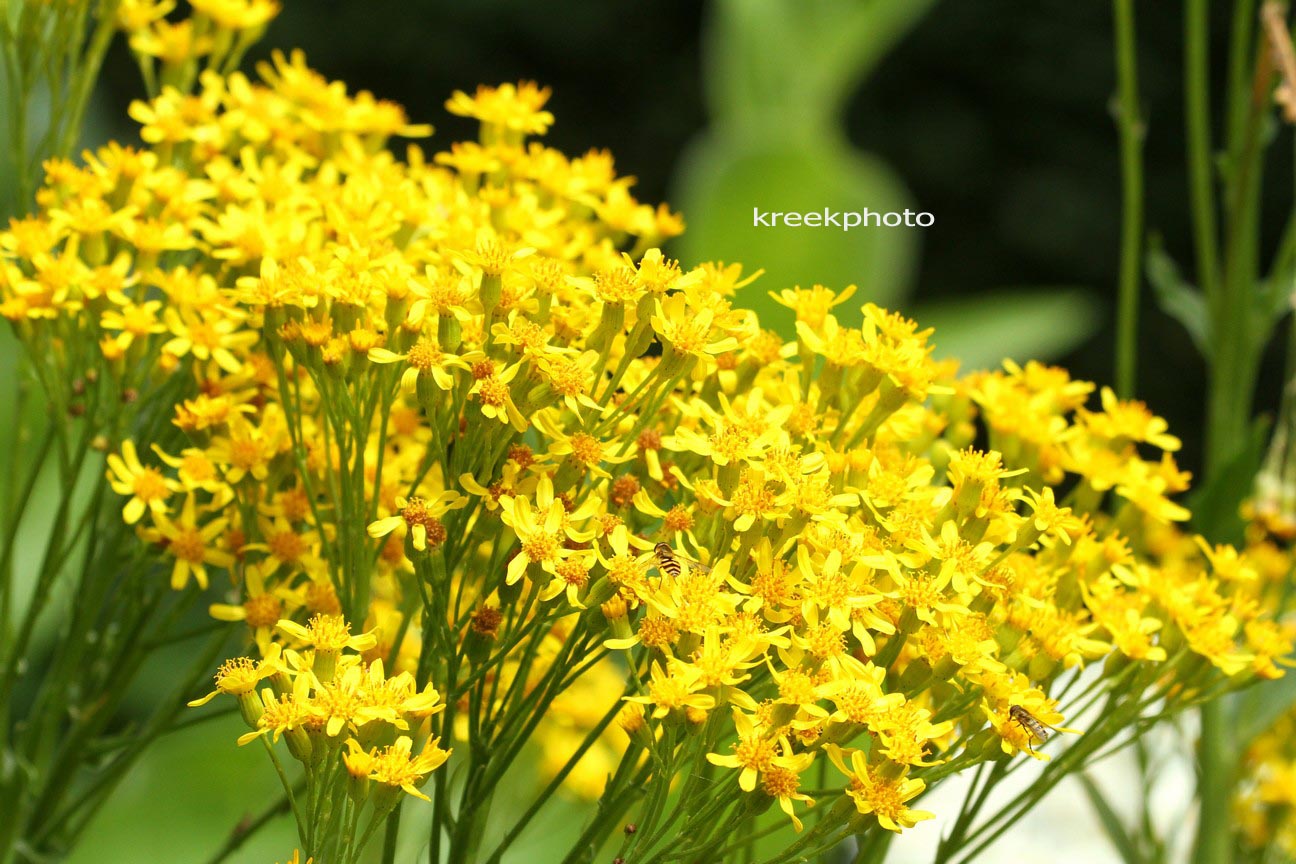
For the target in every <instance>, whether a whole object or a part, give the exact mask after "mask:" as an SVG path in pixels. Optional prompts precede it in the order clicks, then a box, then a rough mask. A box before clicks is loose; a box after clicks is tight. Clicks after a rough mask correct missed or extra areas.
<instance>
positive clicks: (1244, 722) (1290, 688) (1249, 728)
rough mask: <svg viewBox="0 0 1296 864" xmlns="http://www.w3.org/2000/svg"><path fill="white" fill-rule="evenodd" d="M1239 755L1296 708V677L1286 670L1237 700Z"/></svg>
mask: <svg viewBox="0 0 1296 864" xmlns="http://www.w3.org/2000/svg"><path fill="white" fill-rule="evenodd" d="M1237 703H1238V704H1237V706H1236V707H1237V712H1236V722H1237V727H1236V728H1237V743H1238V752H1241V751H1243V750H1245V749H1246V748H1247V746H1248V745H1250V743H1251V742H1252V741H1254V740H1255V738H1256V736H1257V735H1259V734H1261V733H1262V732H1264V731H1266V730H1267V729H1268V728H1269V727H1270V726H1272V725H1273V724H1274V723H1275V722H1276V721H1277V720H1278V718H1279V717H1281V716H1283V715H1284V714H1286V713H1288V712H1289V711H1291V710H1292V708H1293V707H1296V675H1293V674H1292V673H1291V671H1290V670H1289V671H1288V672H1287V674H1286V675H1284V676H1283V677H1282V678H1279V679H1277V680H1276V681H1264V682H1261V683H1259V684H1257V685H1255V686H1254V687H1252V688H1251V689H1249V690H1245V691H1243V692H1242V693H1240V694H1238V697H1237Z"/></svg>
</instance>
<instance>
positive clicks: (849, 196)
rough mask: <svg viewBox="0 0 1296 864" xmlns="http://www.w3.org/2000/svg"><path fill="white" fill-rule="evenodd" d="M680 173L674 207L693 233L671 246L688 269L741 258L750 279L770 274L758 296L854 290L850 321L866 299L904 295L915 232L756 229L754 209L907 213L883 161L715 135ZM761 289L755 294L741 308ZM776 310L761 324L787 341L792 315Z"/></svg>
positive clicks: (834, 149)
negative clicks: (817, 288)
mask: <svg viewBox="0 0 1296 864" xmlns="http://www.w3.org/2000/svg"><path fill="white" fill-rule="evenodd" d="M683 166H684V168H683V174H682V176H681V178H680V183H679V187H680V191H679V193H678V194H677V195H676V197H675V200H677V201H678V202H679V204H680V206H681V209H682V210H683V212H685V213H687V214H689V215H688V230H687V231H686V232H685V233H684V235H683V236H682V237H681V238H679V240H678V241H677V242H676V245H675V247H674V249H675V252H676V254H677V255H678V257H679V258H680V259H681V261H682V263H684V264H686V265H692V264H696V263H698V262H699V261H714V260H719V261H727V262H732V261H741V262H743V265H744V268H746V269H747V270H748V272H751V271H755V270H756V269H758V268H764V270H765V274H766V275H765V276H764V277H763V278H762V279H761V280H760V281H759V282H758V283H757V285H758V286H759V291H760V293H764V292H766V291H779V290H781V289H783V288H791V287H793V286H795V285H803V286H806V287H809V286H810V285H812V284H816V283H818V284H823V285H827V286H829V287H832V288H837V289H841V288H844V287H846V286H847V285H850V284H855V285H858V286H859V292H858V293H857V295H856V297H857V298H858V300H859V302H856V301H855V300H854V299H852V302H851V303H850V304H848V305H846V306H843V307H841V310H842V311H843V312H844V313H845V314H844V315H843V316H842V317H843V320H844V321H847V322H849V323H857V322H858V320H859V314H858V311H857V310H858V308H859V305H860V303H862V302H863V301H864V300H871V301H873V302H875V303H878V304H880V305H884V306H885V305H894V304H896V303H897V302H899V301H900V300H901V299H903V297H904V296H905V294H906V293H907V292H908V290H909V285H910V280H911V276H912V273H913V270H914V266H915V258H916V253H917V242H918V232H917V230H916V229H913V228H884V227H874V228H865V227H862V226H861V227H857V228H854V229H853V230H850V231H844V230H842V229H841V228H833V227H821V228H789V227H787V226H784V225H779V226H769V227H766V226H754V225H753V224H752V221H753V218H752V217H753V211H754V209H756V208H759V209H760V210H761V211H762V212H769V211H776V212H787V211H820V212H822V211H823V210H824V208H829V209H831V210H836V211H844V210H855V211H858V210H860V209H861V208H864V207H867V208H868V209H869V210H870V211H873V212H892V211H894V212H899V211H903V210H904V209H905V208H906V207H911V206H912V202H911V200H910V197H909V193H908V192H907V191H906V190H905V188H904V186H903V184H902V183H901V182H900V179H899V178H898V177H897V176H896V175H895V173H894V172H893V171H892V170H891V169H890V168H888V167H887V166H886V165H885V164H884V163H883V162H881V161H880V160H878V159H875V158H873V157H871V156H867V155H865V154H861V153H856V152H854V151H852V150H851V149H850V148H849V147H845V146H834V145H832V144H831V143H823V142H821V143H817V144H810V143H784V144H781V145H778V144H775V145H770V144H764V145H762V144H761V143H759V142H754V141H748V140H744V139H740V138H739V137H738V136H734V135H723V134H720V133H711V134H709V135H707V136H705V137H704V138H702V139H701V140H700V141H698V142H695V144H694V146H693V147H691V148H690V150H689V152H688V154H687V156H686V157H685V159H684V160H683ZM757 290H758V289H757V288H756V287H753V289H752V293H751V294H749V295H748V296H747V297H745V298H744V302H747V303H749V302H750V300H751V299H752V296H754V294H755V293H756V291H757ZM851 311H855V316H854V320H853V321H852V320H851V317H850V314H851ZM770 312H771V315H770V320H768V321H764V322H763V323H765V324H767V326H774V327H777V328H778V329H779V330H780V332H782V333H783V335H784V336H790V335H791V333H792V329H791V323H792V313H791V311H790V310H788V309H785V308H784V307H782V306H772V308H771V309H770ZM762 314H764V313H762Z"/></svg>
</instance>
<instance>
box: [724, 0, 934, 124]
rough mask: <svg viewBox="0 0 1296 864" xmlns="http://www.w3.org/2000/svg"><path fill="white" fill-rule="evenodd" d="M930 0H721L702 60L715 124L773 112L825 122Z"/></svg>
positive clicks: (781, 119) (805, 121)
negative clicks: (793, 0)
mask: <svg viewBox="0 0 1296 864" xmlns="http://www.w3.org/2000/svg"><path fill="white" fill-rule="evenodd" d="M934 3H935V0H906V2H904V3H881V2H871V3H860V2H857V0H801V2H798V3H787V2H785V0H719V2H717V3H714V4H712V6H711V10H712V17H711V19H710V21H709V22H708V26H707V30H706V40H705V50H704V52H703V62H704V64H705V68H706V74H705V77H704V80H705V84H706V90H707V97H708V98H707V102H708V107H709V110H710V113H711V116H712V118H713V119H714V121H716V123H717V124H719V125H726V124H739V125H741V124H743V123H745V122H747V121H750V120H751V119H753V118H759V117H761V116H768V115H777V120H778V122H779V123H785V122H792V123H800V124H802V125H807V124H808V125H824V123H825V121H826V122H827V123H828V124H831V123H832V122H834V121H833V118H832V115H833V113H834V112H835V111H836V110H837V109H839V108H840V106H841V105H842V104H844V102H845V101H846V100H847V99H848V98H849V97H850V94H851V93H852V92H854V90H855V89H856V88H857V87H858V86H859V85H860V83H861V82H862V81H863V80H864V79H865V78H866V77H867V76H868V74H869V73H870V72H871V71H872V70H873V69H874V68H875V67H876V66H877V64H878V63H880V62H881V60H882V58H883V57H885V56H886V54H887V53H888V52H889V51H890V50H891V49H892V48H893V47H894V46H895V45H896V43H897V42H898V41H899V40H900V39H901V38H903V37H904V35H905V34H906V33H908V32H909V31H910V30H911V29H913V27H914V26H915V25H916V24H917V23H918V22H919V21H921V20H922V18H923V17H924V16H925V15H926V14H927V12H928V11H929V10H930V8H931V7H932V6H933V5H934Z"/></svg>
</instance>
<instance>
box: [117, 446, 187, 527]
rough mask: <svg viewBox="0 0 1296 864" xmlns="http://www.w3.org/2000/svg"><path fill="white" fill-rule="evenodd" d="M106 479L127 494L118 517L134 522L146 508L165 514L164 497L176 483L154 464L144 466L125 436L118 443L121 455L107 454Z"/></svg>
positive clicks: (167, 496)
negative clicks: (150, 466) (120, 514)
mask: <svg viewBox="0 0 1296 864" xmlns="http://www.w3.org/2000/svg"><path fill="white" fill-rule="evenodd" d="M107 462H108V483H109V485H110V486H112V490H113V491H114V492H116V493H117V494H118V495H129V496H130V500H129V501H127V502H126V506H125V507H124V508H122V519H123V520H124V521H125V522H126V524H127V525H134V524H135V523H136V522H138V521H139V520H140V517H141V516H143V515H144V512H145V511H146V510H148V511H150V512H152V513H153V514H154V515H157V514H165V513H166V510H167V506H166V504H167V501H168V500H170V498H171V496H172V495H174V494H175V493H176V492H179V491H180V489H181V487H180V484H179V483H177V482H175V481H174V480H171V479H169V478H167V477H165V476H163V474H162V472H161V471H158V470H157V469H156V468H148V467H145V466H144V464H143V463H141V462H140V460H139V454H138V453H137V452H136V450H135V442H134V441H132V440H130V439H129V438H127V439H126V440H125V441H123V442H122V444H121V455H120V456H119V455H117V454H116V453H109V454H108V459H107Z"/></svg>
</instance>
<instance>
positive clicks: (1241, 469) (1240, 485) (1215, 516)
mask: <svg viewBox="0 0 1296 864" xmlns="http://www.w3.org/2000/svg"><path fill="white" fill-rule="evenodd" d="M1269 426H1270V420H1269V418H1266V417H1257V418H1255V420H1254V421H1253V422H1252V423H1251V430H1250V434H1248V435H1246V436H1245V438H1244V439H1243V440H1242V441H1241V442H1240V449H1238V450H1237V451H1236V452H1235V453H1234V454H1233V457H1232V458H1231V459H1229V460H1228V461H1227V462H1226V463H1225V466H1224V468H1223V470H1221V471H1218V472H1217V473H1216V475H1215V477H1214V478H1213V479H1212V480H1210V481H1208V482H1206V483H1204V484H1202V485H1200V486H1198V487H1197V488H1196V489H1195V490H1194V491H1193V492H1192V494H1191V495H1189V498H1188V501H1187V503H1186V505H1185V506H1187V507H1188V509H1189V510H1191V511H1192V514H1193V516H1192V526H1193V529H1194V530H1195V531H1197V532H1198V533H1200V534H1201V535H1202V536H1204V537H1206V538H1207V539H1209V540H1210V541H1211V542H1212V543H1233V544H1236V545H1238V546H1241V545H1243V543H1244V539H1245V538H1244V536H1243V534H1244V529H1245V527H1246V526H1245V523H1244V522H1243V520H1242V515H1241V514H1240V513H1239V512H1238V508H1239V506H1240V505H1241V503H1242V501H1243V499H1245V498H1246V497H1247V496H1248V495H1249V494H1251V486H1252V484H1253V483H1254V482H1255V475H1256V473H1257V472H1258V471H1259V470H1260V462H1261V460H1263V459H1264V454H1265V447H1266V444H1267V443H1268V440H1269Z"/></svg>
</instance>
